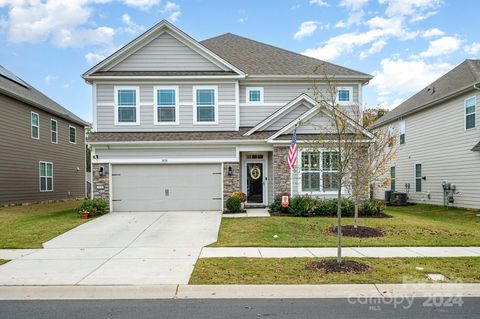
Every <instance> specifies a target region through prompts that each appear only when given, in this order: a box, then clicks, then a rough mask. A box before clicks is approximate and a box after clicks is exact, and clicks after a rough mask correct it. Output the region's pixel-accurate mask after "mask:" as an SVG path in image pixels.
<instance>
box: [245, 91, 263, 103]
mask: <svg viewBox="0 0 480 319" xmlns="http://www.w3.org/2000/svg"><path fill="white" fill-rule="evenodd" d="M246 95H247V103H253V104H255V103H263V88H262V87H247V94H246Z"/></svg>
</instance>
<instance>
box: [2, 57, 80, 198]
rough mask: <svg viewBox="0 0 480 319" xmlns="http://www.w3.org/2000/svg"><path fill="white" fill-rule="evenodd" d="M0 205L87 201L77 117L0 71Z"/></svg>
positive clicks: (5, 72)
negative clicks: (67, 200) (68, 200)
mask: <svg viewBox="0 0 480 319" xmlns="http://www.w3.org/2000/svg"><path fill="white" fill-rule="evenodd" d="M0 109H1V110H2V115H1V116H0V205H9V204H22V203H35V202H43V201H50V200H63V199H74V198H84V197H85V195H86V190H85V188H86V185H85V155H86V152H85V133H84V131H85V127H86V126H87V125H88V123H86V122H85V121H83V120H82V119H80V118H79V117H78V116H76V115H75V114H73V113H72V112H70V111H69V110H67V109H66V108H64V107H63V106H61V105H59V104H58V103H56V102H55V101H53V100H51V99H50V98H48V97H47V96H45V95H44V94H42V93H41V92H40V91H38V90H36V89H35V88H34V87H32V86H31V85H30V84H28V83H27V82H25V81H23V80H22V79H20V78H19V77H18V76H16V75H15V74H13V73H12V72H10V71H8V70H7V69H5V68H4V67H2V66H0Z"/></svg>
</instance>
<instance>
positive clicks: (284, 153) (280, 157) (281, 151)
mask: <svg viewBox="0 0 480 319" xmlns="http://www.w3.org/2000/svg"><path fill="white" fill-rule="evenodd" d="M288 149H289V147H288V146H287V147H286V146H274V147H273V196H274V197H277V196H278V195H280V194H282V193H289V194H291V192H290V185H291V182H290V170H289V169H288V165H287V158H288Z"/></svg>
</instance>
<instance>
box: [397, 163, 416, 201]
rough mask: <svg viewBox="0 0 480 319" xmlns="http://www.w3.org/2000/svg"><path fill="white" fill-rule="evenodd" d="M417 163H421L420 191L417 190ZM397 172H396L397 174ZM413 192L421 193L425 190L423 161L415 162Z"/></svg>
mask: <svg viewBox="0 0 480 319" xmlns="http://www.w3.org/2000/svg"><path fill="white" fill-rule="evenodd" d="M417 165H420V188H421V189H420V191H419V192H417ZM396 174H397V172H395V176H396ZM413 192H414V193H415V194H421V193H422V192H423V164H422V162H415V163H413Z"/></svg>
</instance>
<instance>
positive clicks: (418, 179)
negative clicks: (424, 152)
mask: <svg viewBox="0 0 480 319" xmlns="http://www.w3.org/2000/svg"><path fill="white" fill-rule="evenodd" d="M421 191H422V164H415V192H417V193H420V192H421Z"/></svg>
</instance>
